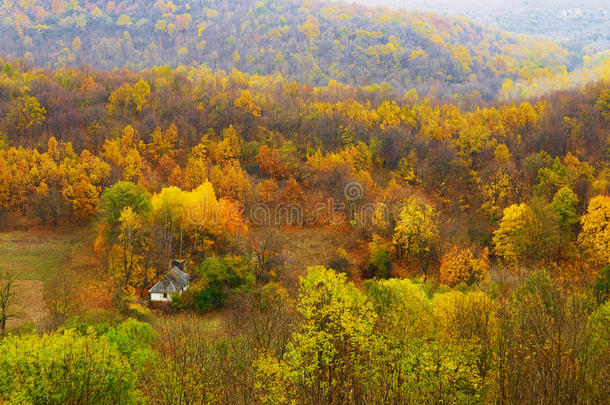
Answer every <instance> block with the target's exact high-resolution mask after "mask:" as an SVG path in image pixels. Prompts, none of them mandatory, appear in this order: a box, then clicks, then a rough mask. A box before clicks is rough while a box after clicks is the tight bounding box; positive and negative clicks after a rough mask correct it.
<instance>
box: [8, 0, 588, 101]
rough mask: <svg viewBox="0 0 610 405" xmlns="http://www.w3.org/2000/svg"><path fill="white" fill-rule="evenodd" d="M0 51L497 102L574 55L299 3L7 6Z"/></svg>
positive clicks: (452, 25)
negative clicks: (503, 91) (436, 91)
mask: <svg viewBox="0 0 610 405" xmlns="http://www.w3.org/2000/svg"><path fill="white" fill-rule="evenodd" d="M0 36H1V37H2V38H3V41H2V42H1V43H0V53H4V54H5V56H8V57H25V58H26V59H27V60H29V61H30V62H31V63H33V64H35V65H37V66H45V67H49V68H55V67H58V66H62V65H66V64H69V65H78V64H89V65H92V66H94V67H97V68H101V69H113V68H116V67H128V68H131V69H143V68H147V67H151V66H154V65H165V64H169V65H173V66H176V65H178V64H193V63H195V64H206V65H207V66H209V67H210V68H212V69H224V70H231V69H233V68H237V69H239V70H242V71H246V72H248V73H260V74H273V73H275V72H280V73H281V74H282V75H284V76H286V77H288V78H290V79H292V80H297V81H299V82H302V83H306V84H311V85H321V84H326V83H327V82H328V81H329V80H330V79H334V80H337V81H340V82H344V83H348V84H353V85H366V84H372V83H381V82H387V83H389V84H390V85H391V86H392V87H394V88H395V89H398V90H400V91H405V90H408V89H411V88H417V89H418V90H419V91H427V90H429V89H430V88H431V87H432V86H434V87H435V88H442V89H443V91H446V92H447V95H451V94H452V93H453V92H460V93H467V92H470V91H472V90H475V89H477V90H479V91H480V92H481V93H482V94H483V96H484V97H486V98H492V97H494V96H495V95H496V93H497V90H498V89H499V88H500V86H501V84H502V82H503V81H504V79H505V78H511V79H513V80H515V79H524V80H528V79H532V78H533V77H535V76H538V77H540V76H552V75H554V74H557V73H559V72H563V71H565V70H566V65H569V64H570V63H569V61H570V60H572V65H573V64H575V63H574V60H580V57H578V58H573V59H570V57H569V55H568V52H567V51H566V50H565V49H563V48H561V47H560V46H558V45H557V44H555V43H552V42H541V41H539V40H535V39H532V38H529V37H525V36H517V35H513V34H509V33H506V32H503V31H501V30H498V29H496V28H492V27H488V26H484V25H480V24H476V23H474V22H472V21H470V20H468V19H465V18H449V17H441V16H439V15H436V14H432V13H421V12H407V11H404V10H399V11H390V10H387V9H380V8H367V7H364V6H357V5H346V4H343V3H318V2H305V1H301V0H288V1H278V0H265V1H253V0H232V1H228V0H214V1H213V0H195V1H188V2H187V1H185V0H176V1H174V2H171V1H167V2H164V1H163V0H159V1H156V2H153V1H146V0H126V1H122V2H114V1H110V2H106V1H99V0H97V1H80V0H73V1H70V2H66V1H64V0H52V1H49V0H40V1H38V2H35V1H21V2H19V3H17V2H14V3H13V2H5V3H4V6H2V7H0Z"/></svg>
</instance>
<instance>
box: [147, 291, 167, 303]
mask: <svg viewBox="0 0 610 405" xmlns="http://www.w3.org/2000/svg"><path fill="white" fill-rule="evenodd" d="M150 300H151V301H166V302H169V301H171V300H172V299H171V296H170V295H169V294H167V298H163V294H161V293H150Z"/></svg>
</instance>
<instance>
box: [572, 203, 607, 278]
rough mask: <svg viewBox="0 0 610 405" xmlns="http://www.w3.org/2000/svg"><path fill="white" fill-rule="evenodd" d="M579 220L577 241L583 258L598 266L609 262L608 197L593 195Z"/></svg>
mask: <svg viewBox="0 0 610 405" xmlns="http://www.w3.org/2000/svg"><path fill="white" fill-rule="evenodd" d="M580 221H581V224H582V231H581V232H580V235H579V236H578V242H579V244H580V247H581V249H582V252H583V256H584V258H585V259H586V260H588V261H589V262H590V263H591V264H593V265H594V266H595V267H598V268H599V267H602V266H605V265H607V264H610V197H608V196H602V195H599V196H597V197H593V198H592V199H591V201H589V207H588V208H587V213H586V214H585V215H583V217H582V218H581V220H580Z"/></svg>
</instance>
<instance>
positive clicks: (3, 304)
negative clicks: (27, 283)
mask: <svg viewBox="0 0 610 405" xmlns="http://www.w3.org/2000/svg"><path fill="white" fill-rule="evenodd" d="M13 284H14V280H13V275H12V274H11V273H10V272H8V271H3V272H1V273H0V336H4V331H5V329H6V321H7V320H8V318H10V317H11V315H10V314H9V304H10V300H11V296H12V295H13Z"/></svg>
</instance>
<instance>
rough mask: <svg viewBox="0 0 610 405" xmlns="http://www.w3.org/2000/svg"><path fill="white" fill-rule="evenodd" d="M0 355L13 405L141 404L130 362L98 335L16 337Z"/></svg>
mask: <svg viewBox="0 0 610 405" xmlns="http://www.w3.org/2000/svg"><path fill="white" fill-rule="evenodd" d="M0 353H2V355H1V356H0V398H3V399H4V400H6V401H7V402H8V403H33V404H41V403H45V404H76V403H83V402H86V403H96V404H115V403H120V404H132V403H137V402H138V393H137V390H136V388H135V386H136V376H135V373H134V372H133V370H132V368H131V366H130V364H129V362H128V361H127V359H126V358H125V357H123V355H121V353H120V352H119V350H117V348H116V347H115V346H114V345H113V344H111V343H110V342H109V341H108V340H107V339H106V338H105V337H98V336H96V335H95V333H94V332H93V331H91V332H90V333H88V334H86V335H81V334H79V333H78V332H77V331H75V330H65V331H63V332H61V333H52V334H46V335H43V336H38V335H26V336H21V337H15V336H10V337H8V338H6V339H4V340H3V341H2V342H0Z"/></svg>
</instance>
